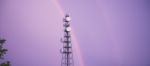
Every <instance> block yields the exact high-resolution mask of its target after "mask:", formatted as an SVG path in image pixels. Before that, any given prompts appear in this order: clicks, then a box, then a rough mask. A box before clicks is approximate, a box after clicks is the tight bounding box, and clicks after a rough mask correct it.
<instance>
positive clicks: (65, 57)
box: [61, 14, 74, 66]
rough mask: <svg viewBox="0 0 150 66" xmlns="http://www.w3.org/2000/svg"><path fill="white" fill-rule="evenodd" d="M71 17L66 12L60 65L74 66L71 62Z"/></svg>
mask: <svg viewBox="0 0 150 66" xmlns="http://www.w3.org/2000/svg"><path fill="white" fill-rule="evenodd" d="M70 21H71V18H70V16H69V14H66V15H65V17H64V19H63V22H64V37H63V39H62V43H63V48H62V49H61V53H62V60H61V66H74V62H73V53H72V44H71V34H70V31H71V27H70Z"/></svg>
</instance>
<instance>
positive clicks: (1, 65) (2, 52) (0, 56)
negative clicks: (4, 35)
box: [0, 39, 10, 66]
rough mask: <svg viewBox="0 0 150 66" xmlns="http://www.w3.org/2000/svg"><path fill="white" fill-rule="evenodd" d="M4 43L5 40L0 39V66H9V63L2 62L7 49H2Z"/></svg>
mask: <svg viewBox="0 0 150 66" xmlns="http://www.w3.org/2000/svg"><path fill="white" fill-rule="evenodd" d="M5 41H6V40H5V39H0V66H10V62H9V61H3V60H4V55H5V54H6V52H7V51H8V50H7V49H5V48H3V45H4V43H5Z"/></svg>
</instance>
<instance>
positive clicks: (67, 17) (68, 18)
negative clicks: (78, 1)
mask: <svg viewBox="0 0 150 66" xmlns="http://www.w3.org/2000/svg"><path fill="white" fill-rule="evenodd" d="M70 21H71V17H70V15H69V14H66V15H65V18H64V22H70Z"/></svg>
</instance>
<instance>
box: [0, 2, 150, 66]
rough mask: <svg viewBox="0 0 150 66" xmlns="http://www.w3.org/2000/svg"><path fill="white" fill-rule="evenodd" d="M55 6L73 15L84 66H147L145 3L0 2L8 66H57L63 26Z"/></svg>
mask: <svg viewBox="0 0 150 66" xmlns="http://www.w3.org/2000/svg"><path fill="white" fill-rule="evenodd" d="M54 1H55V2H57V3H58V4H59V5H60V8H61V9H62V11H64V13H66V12H69V13H70V14H71V17H72V22H71V25H72V28H73V29H74V33H75V34H76V35H75V36H76V37H77V41H78V43H79V46H80V47H81V48H80V50H81V52H82V55H83V61H84V64H85V66H150V1H149V0H0V37H3V38H5V39H6V40H7V42H6V44H5V47H6V48H8V50H9V51H8V52H7V55H6V59H7V60H10V61H11V64H12V66H60V61H61V54H60V52H59V49H60V48H61V46H62V44H61V43H60V42H59V41H60V38H61V37H62V36H63V26H62V24H63V22H62V15H61V14H60V11H59V9H58V6H56V3H55V2H54ZM77 61H78V60H75V62H77ZM76 65H77V64H76ZM79 66H80V65H79Z"/></svg>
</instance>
